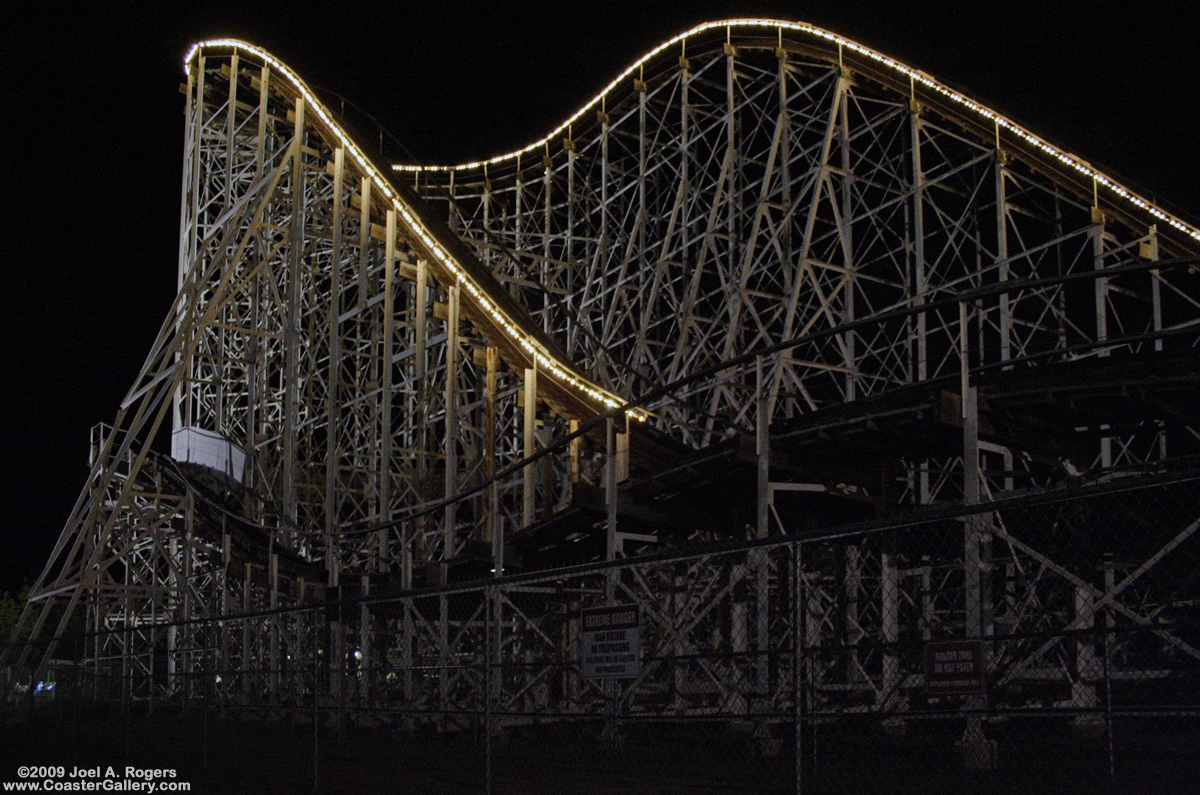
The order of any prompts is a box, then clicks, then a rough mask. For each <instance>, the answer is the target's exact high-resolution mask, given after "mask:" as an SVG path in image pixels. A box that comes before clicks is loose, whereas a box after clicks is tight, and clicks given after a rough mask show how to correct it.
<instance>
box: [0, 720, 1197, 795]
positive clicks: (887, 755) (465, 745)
mask: <svg viewBox="0 0 1200 795" xmlns="http://www.w3.org/2000/svg"><path fill="white" fill-rule="evenodd" d="M0 718H2V722H0V782H10V781H16V780H18V776H17V770H18V768H19V767H20V766H39V765H56V766H64V767H66V768H67V769H68V770H70V769H72V767H81V768H94V767H96V766H100V767H102V768H107V766H109V765H111V766H113V767H114V768H116V769H117V770H118V771H120V770H123V768H124V767H125V766H126V765H132V766H135V767H138V768H143V769H144V768H171V769H173V770H175V771H176V777H175V780H177V781H183V782H188V783H189V784H191V791H192V792H196V793H230V794H231V795H241V794H243V793H245V794H246V795H251V794H253V795H273V794H274V793H281V794H282V793H312V792H319V793H326V794H327V795H341V793H356V794H357V793H375V792H387V793H444V794H445V795H458V794H459V793H484V792H487V791H488V790H487V786H486V782H487V772H488V768H487V758H486V754H485V745H484V738H483V737H482V735H481V734H480V733H474V732H459V733H454V734H439V733H436V732H435V731H433V730H432V729H429V730H424V731H422V730H418V731H414V732H400V731H396V730H392V729H385V728H379V729H364V728H356V729H351V730H348V731H347V732H346V733H344V734H343V735H341V736H339V735H338V733H337V732H335V731H333V730H332V729H329V728H325V727H322V728H321V730H320V731H319V732H317V734H316V736H315V737H314V731H313V727H312V724H311V722H310V723H308V725H301V724H300V723H299V722H296V723H286V722H274V723H255V722H248V721H234V720H226V721H220V720H218V719H217V717H216V715H210V716H209V717H208V718H207V719H206V718H205V716H204V715H203V714H195V713H193V714H190V715H181V714H178V713H172V714H159V715H157V716H153V717H148V716H146V715H142V714H132V715H121V714H119V713H104V712H98V711H94V712H87V711H72V710H61V711H57V712H53V711H46V712H41V713H36V714H34V715H33V717H32V719H31V718H30V717H29V716H27V715H14V714H11V713H9V714H5V715H3V716H0ZM596 728H597V727H595V726H586V725H584V726H579V725H562V724H556V725H546V726H541V727H528V726H527V727H523V728H511V729H510V730H508V731H507V732H505V734H504V736H503V737H498V738H495V739H494V740H493V745H492V750H493V754H492V763H491V773H492V787H491V792H494V793H498V794H499V793H522V794H524V793H534V794H537V793H546V794H547V795H550V794H551V793H553V794H554V795H559V793H600V792H607V793H680V794H681V795H682V793H716V792H723V793H767V792H780V793H783V792H794V791H795V789H794V787H795V779H794V776H795V763H794V757H793V756H792V755H791V753H790V750H791V748H793V747H794V742H795V738H794V734H792V735H791V736H790V737H783V738H777V739H776V742H775V744H774V747H772V748H770V750H768V751H767V752H766V753H765V754H764V753H763V748H762V746H760V745H759V744H757V743H756V742H755V741H754V740H753V739H752V738H751V736H750V733H749V732H745V731H743V732H739V731H731V729H730V727H729V726H727V725H722V724H716V723H697V724H692V725H689V726H685V727H680V726H675V727H669V728H664V727H662V726H642V727H639V726H630V727H628V728H627V730H626V733H625V737H624V741H623V744H622V746H621V747H619V748H615V749H614V748H608V749H605V748H604V747H603V743H602V742H600V738H599V737H598V736H597V734H596ZM1181 728H1182V727H1181ZM997 737H998V740H999V749H1000V751H999V752H1000V757H1001V763H1000V765H999V767H998V769H996V770H994V771H990V772H988V773H979V772H971V771H965V770H963V768H962V766H961V765H960V764H958V758H957V752H956V751H955V749H954V743H953V738H952V737H951V736H950V735H949V734H943V735H931V734H929V733H928V732H926V733H924V734H922V735H921V736H919V737H918V736H913V735H908V736H905V737H885V736H884V735H882V734H868V733H862V734H857V735H856V734H852V733H842V734H833V733H830V732H826V733H825V735H824V736H822V737H819V738H818V741H817V742H815V743H814V742H813V739H812V738H811V737H809V736H807V735H806V737H805V745H806V747H807V748H809V749H811V751H812V754H813V755H811V756H810V755H809V754H807V753H806V758H805V769H804V771H803V779H802V785H803V786H802V791H803V792H805V793H828V794H829V795H833V794H834V793H838V794H841V793H847V794H848V793H872V794H873V793H938V795H944V794H945V793H956V792H972V793H974V792H983V793H1008V792H1028V793H1040V792H1046V793H1051V792H1053V793H1060V792H1080V793H1083V792H1087V793H1089V795H1095V794H1096V793H1105V792H1111V793H1125V792H1147V793H1150V792H1154V793H1173V792H1180V793H1183V792H1194V791H1195V790H1194V789H1192V788H1191V787H1192V786H1193V785H1194V778H1193V777H1194V776H1195V774H1196V771H1197V770H1198V769H1200V743H1198V742H1197V737H1198V736H1197V734H1196V733H1195V732H1194V727H1193V728H1192V730H1185V731H1181V732H1179V733H1175V732H1173V733H1171V735H1170V737H1169V742H1167V741H1159V740H1156V739H1155V738H1153V737H1149V736H1146V737H1142V738H1141V739H1139V740H1137V742H1134V737H1133V735H1132V734H1131V733H1127V737H1126V740H1127V742H1126V743H1125V744H1124V745H1123V746H1122V747H1121V748H1120V749H1119V753H1118V755H1117V756H1115V757H1114V762H1115V764H1116V766H1117V770H1118V776H1117V778H1115V779H1110V778H1109V776H1108V770H1109V768H1108V754H1107V743H1106V742H1103V738H1101V739H1100V740H1097V738H1095V737H1093V738H1091V739H1089V740H1087V741H1086V742H1078V741H1072V740H1069V739H1063V737H1065V735H1062V736H1058V737H1057V738H1056V737H1052V736H1050V735H1046V736H1039V735H1038V734H1037V732H1036V731H1032V732H1031V730H1030V729H1028V728H1026V729H1022V728H1021V727H1019V726H1013V727H1011V728H1010V729H1009V730H1008V734H1007V735H1006V734H1005V733H1003V732H1001V733H999V734H998V735H997Z"/></svg>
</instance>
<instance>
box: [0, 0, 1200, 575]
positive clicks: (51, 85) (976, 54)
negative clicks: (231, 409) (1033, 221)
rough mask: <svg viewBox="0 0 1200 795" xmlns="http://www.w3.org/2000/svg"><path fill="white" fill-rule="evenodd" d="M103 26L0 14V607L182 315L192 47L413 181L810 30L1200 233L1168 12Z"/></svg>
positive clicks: (480, 12) (663, 10) (227, 15)
mask: <svg viewBox="0 0 1200 795" xmlns="http://www.w3.org/2000/svg"><path fill="white" fill-rule="evenodd" d="M96 5H98V6H103V8H102V9H92V10H89V11H86V12H83V13H82V15H81V12H79V11H75V10H68V8H67V6H66V5H65V4H61V3H56V2H45V3H28V2H20V1H19V0H18V2H14V3H9V4H7V5H6V6H5V9H4V11H3V12H0V13H2V14H3V33H0V36H3V39H2V41H3V64H4V66H3V75H4V77H5V80H4V81H3V82H4V83H6V87H5V88H4V89H3V94H2V95H0V96H3V111H4V114H3V115H4V117H5V118H7V119H8V121H7V122H5V123H4V131H5V135H4V137H3V152H4V155H3V156H4V165H3V171H2V172H0V173H2V174H3V188H4V190H3V196H4V224H3V227H2V229H3V238H2V240H0V252H3V257H4V261H3V275H2V279H3V281H2V282H0V322H2V324H3V325H2V327H0V328H2V329H3V334H2V339H3V342H2V346H3V347H2V350H0V363H2V366H3V376H4V377H3V381H2V388H0V396H2V398H0V399H2V401H3V402H2V403H0V423H2V424H0V444H2V448H0V462H2V466H3V481H2V484H3V485H2V486H0V495H2V496H0V500H2V501H0V591H3V590H15V589H17V588H19V587H20V586H21V585H22V584H23V583H29V582H32V580H33V579H34V578H35V577H36V576H37V573H38V571H40V568H41V566H42V565H43V564H44V562H45V559H46V557H47V555H48V554H49V550H50V548H51V546H52V545H53V543H54V541H55V539H56V538H57V537H58V534H59V533H60V531H61V529H62V525H63V523H64V521H65V520H66V518H67V515H68V513H69V512H70V509H71V506H72V504H73V503H74V500H75V499H76V497H77V496H78V494H79V490H80V489H81V488H82V486H83V484H84V479H85V477H86V474H87V466H86V465H87V441H88V439H87V434H88V429H89V428H90V427H91V426H92V425H94V424H96V423H98V422H112V420H113V417H114V416H115V414H116V410H117V406H118V404H119V402H120V400H121V398H122V397H123V395H124V393H125V391H126V389H127V388H128V387H129V385H130V383H131V382H132V380H133V378H134V377H135V376H136V374H137V371H138V368H139V367H140V365H141V364H142V360H143V357H144V356H145V354H146V351H147V350H148V348H149V346H150V344H151V342H152V341H153V339H154V335H155V333H156V332H157V330H158V327H159V325H160V323H161V321H162V319H163V316H164V314H165V313H166V311H167V309H168V307H169V305H170V301H171V299H172V297H173V293H174V289H175V277H176V262H177V247H178V225H179V206H178V203H179V196H180V174H181V166H182V146H183V130H182V126H183V124H182V123H183V107H184V97H183V95H182V94H181V93H180V89H179V86H180V84H181V83H182V82H183V79H184V76H183V70H182V58H183V55H184V54H185V53H186V52H187V50H188V48H189V45H190V44H191V43H192V42H194V41H197V40H200V39H204V38H211V37H216V36H234V37H237V38H242V39H245V40H247V41H250V42H252V43H256V44H259V45H261V46H263V47H265V48H266V49H268V50H269V51H271V52H272V53H274V54H275V55H276V56H277V57H279V58H281V59H282V60H283V61H284V62H285V63H287V64H289V65H290V66H291V67H292V68H293V69H294V70H295V71H296V72H297V73H298V74H299V75H300V77H301V78H302V79H304V80H305V81H306V82H308V83H309V85H310V86H313V87H314V88H316V89H318V90H324V91H327V92H328V91H332V92H336V93H337V94H339V95H341V96H343V97H345V98H346V99H347V100H348V101H349V102H352V103H354V104H356V105H358V106H360V107H361V108H363V109H364V110H366V111H368V112H370V113H371V114H372V115H374V116H375V117H376V118H378V119H379V120H380V121H381V122H382V123H383V124H384V125H385V126H386V127H387V128H388V130H389V131H390V132H391V133H392V134H394V135H395V136H396V138H398V139H399V140H400V141H401V142H403V144H404V146H405V147H406V148H407V149H408V150H410V151H411V152H412V153H413V154H414V155H415V156H416V157H417V158H418V159H419V160H420V161H422V162H443V163H444V162H461V161H464V160H468V159H474V158H480V157H486V156H491V155H494V154H499V153H502V152H506V151H509V150H511V149H514V148H517V147H519V146H523V145H525V144H527V143H529V142H531V141H533V140H536V139H538V138H540V137H541V136H542V135H544V134H545V133H546V132H547V131H549V129H550V128H551V127H552V126H555V125H557V123H558V122H560V121H562V120H563V119H564V118H566V117H567V116H568V115H569V114H571V113H572V112H574V110H575V109H576V108H577V107H578V106H579V105H580V104H581V103H583V102H584V101H586V100H588V99H590V98H591V97H592V96H593V95H594V94H595V93H596V92H597V91H598V90H599V89H600V88H602V87H603V86H604V85H606V84H607V83H608V82H609V81H610V80H611V79H612V78H613V77H614V76H615V75H616V74H617V73H618V72H619V71H620V70H622V69H624V68H625V67H626V66H627V65H628V64H629V63H631V62H632V61H634V60H635V59H636V58H638V57H639V56H641V55H642V54H643V53H645V52H646V51H648V50H650V49H651V48H653V47H654V46H656V45H657V44H659V43H660V42H661V41H663V40H665V39H667V38H669V37H670V36H672V35H674V34H676V33H680V32H682V31H683V30H686V29H687V28H689V27H691V26H692V25H695V24H697V23H700V22H704V21H708V20H713V19H723V18H729V17H737V16H764V17H772V18H779V19H790V20H802V21H806V22H811V23H814V24H816V25H819V26H822V27H825V28H828V29H830V30H832V31H835V32H837V33H840V34H843V35H845V36H848V37H850V38H852V39H855V40H857V41H860V42H862V43H864V44H866V45H868V46H871V47H873V48H875V49H877V50H880V51H882V52H884V53H886V54H888V55H891V56H893V57H896V58H898V59H899V60H901V61H904V62H905V63H907V64H910V65H912V66H915V67H917V68H920V69H923V70H925V71H926V72H929V73H930V74H932V75H934V76H935V77H937V78H939V79H941V80H942V81H944V82H946V83H949V84H950V85H952V86H954V87H956V88H958V89H960V90H962V91H964V92H965V93H967V94H969V95H971V96H974V97H975V98H976V99H979V100H981V101H982V102H984V103H985V104H988V105H990V106H992V107H994V108H996V109H998V110H1000V111H1003V112H1005V113H1007V114H1008V115H1010V116H1011V117H1013V118H1014V119H1016V120H1017V121H1018V122H1020V123H1022V124H1024V125H1025V126H1026V127H1028V128H1029V129H1031V130H1033V131H1034V132H1037V133H1039V134H1041V135H1043V136H1044V137H1046V138H1047V139H1049V140H1050V141H1052V142H1054V143H1056V144H1058V145H1059V146H1061V147H1063V148H1065V149H1067V150H1068V151H1072V152H1076V153H1078V154H1079V155H1080V156H1081V157H1084V158H1086V159H1088V160H1089V161H1090V162H1092V163H1093V164H1095V165H1097V166H1099V167H1101V168H1104V169H1105V170H1107V171H1109V173H1111V174H1112V175H1114V176H1116V177H1118V178H1120V179H1122V180H1124V181H1125V182H1126V183H1127V184H1129V185H1130V186H1132V187H1135V188H1137V189H1140V190H1141V191H1142V192H1143V193H1144V195H1146V196H1148V197H1152V198H1157V199H1158V200H1159V201H1161V202H1163V203H1164V204H1165V205H1166V206H1168V207H1173V208H1174V209H1175V210H1177V211H1180V212H1181V214H1182V215H1184V217H1185V218H1194V217H1195V216H1196V215H1197V214H1200V195H1198V192H1197V185H1198V184H1200V130H1198V125H1200V107H1198V102H1200V99H1198V98H1200V64H1198V62H1197V44H1196V36H1197V32H1198V31H1197V25H1196V23H1195V22H1194V21H1193V20H1192V17H1191V15H1190V14H1188V13H1187V11H1188V10H1189V9H1188V6H1187V5H1186V4H1183V3H1178V4H1176V3H1163V2H1158V3H1155V2H1149V3H1104V4H1082V3H1073V2H1067V3H1062V2H1043V3H1028V2H1024V1H1023V0H1022V2H1006V3H1002V4H1001V3H995V2H958V3H927V2H926V3H903V2H893V3H887V4H882V3H868V2H854V1H853V0H841V2H824V1H821V2H817V1H815V0H814V1H812V2H795V3H777V2H776V3H763V2H745V3H733V2H730V3H686V4H674V5H673V4H665V3H654V2H605V3H582V2H581V3H573V4H568V3H566V2H555V3H546V4H542V3H528V4H525V3H501V2H474V3H472V2H426V3H423V4H419V5H418V4H415V3H407V2H404V1H403V0H398V1H395V2H391V3H372V4H356V3H350V2H331V3H323V4H320V5H319V6H309V5H307V4H304V3H299V2H293V3H286V4H276V3H265V2H264V3H246V4H244V6H243V5H240V4H239V5H232V6H228V7H222V4H220V3H212V2H201V1H200V0H194V1H193V2H183V3H179V4H178V5H177V6H174V4H171V3H161V4H138V3H119V2H118V3H107V4H103V3H101V4H96ZM172 6H174V7H172ZM168 9H170V10H168ZM327 96H328V95H327ZM330 106H331V107H332V108H334V109H336V108H337V104H336V101H334V102H331V103H330ZM363 143H364V145H366V147H367V148H368V149H372V148H373V147H372V146H371V142H369V141H364V142H363ZM389 147H391V148H390V150H389V154H393V155H394V156H395V157H397V158H398V157H399V156H400V154H401V153H400V150H399V148H398V147H396V146H395V145H394V144H389Z"/></svg>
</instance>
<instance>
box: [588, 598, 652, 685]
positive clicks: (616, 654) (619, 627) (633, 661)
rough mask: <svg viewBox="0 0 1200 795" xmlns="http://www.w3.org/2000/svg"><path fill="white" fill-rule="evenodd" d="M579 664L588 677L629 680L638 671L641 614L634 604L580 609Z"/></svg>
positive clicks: (639, 667)
mask: <svg viewBox="0 0 1200 795" xmlns="http://www.w3.org/2000/svg"><path fill="white" fill-rule="evenodd" d="M582 619H583V632H582V637H581V638H580V644H579V646H580V651H579V667H580V668H581V669H582V671H583V675H584V677H585V678H587V679H628V678H631V677H636V676H637V675H638V674H639V673H641V657H642V653H641V615H640V614H639V612H638V608H637V605H615V606H613V607H593V608H588V609H586V610H584V611H583V615H582Z"/></svg>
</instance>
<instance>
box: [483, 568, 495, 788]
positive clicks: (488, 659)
mask: <svg viewBox="0 0 1200 795" xmlns="http://www.w3.org/2000/svg"><path fill="white" fill-rule="evenodd" d="M497 576H499V572H497ZM494 587H495V586H492V585H487V586H485V587H484V589H483V599H484V603H483V613H484V616H483V753H484V762H483V765H484V774H483V781H484V784H483V786H484V792H485V793H487V795H492V603H493V601H494V597H493V594H492V590H493V588H494Z"/></svg>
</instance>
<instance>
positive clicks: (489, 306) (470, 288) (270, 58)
mask: <svg viewBox="0 0 1200 795" xmlns="http://www.w3.org/2000/svg"><path fill="white" fill-rule="evenodd" d="M207 49H233V50H235V51H236V50H241V51H244V52H247V53H250V54H251V55H254V56H255V57H257V58H260V59H261V60H262V61H263V63H264V64H266V65H268V66H269V67H271V68H272V69H274V70H276V71H277V72H278V73H279V74H281V75H282V76H283V77H284V78H285V79H286V80H287V81H288V82H289V83H290V84H291V86H292V88H293V89H294V90H295V91H296V92H297V93H298V94H299V95H300V96H301V97H303V99H304V101H305V104H306V105H308V106H309V107H311V108H312V109H313V110H314V111H315V112H316V114H317V115H318V116H319V117H320V118H321V121H322V122H324V123H325V124H326V125H327V127H328V128H329V129H330V130H331V131H332V132H333V134H334V135H335V136H336V137H337V139H338V142H339V143H340V144H341V146H342V147H343V148H344V149H345V150H346V151H348V152H349V153H350V156H351V157H352V158H353V159H354V162H355V163H357V164H358V167H359V168H360V169H362V171H363V173H364V174H367V175H369V176H370V177H371V179H372V180H373V181H374V182H375V184H376V185H377V186H378V187H379V189H380V190H382V191H383V193H384V195H385V196H387V198H388V200H390V201H391V203H392V207H393V208H394V209H395V211H396V214H397V215H398V216H400V218H402V219H403V220H404V223H405V224H406V225H407V226H408V230H409V232H410V233H411V234H412V235H413V236H414V237H416V238H417V239H419V240H420V241H421V243H422V244H423V245H424V246H425V248H426V250H427V251H428V252H429V253H430V254H431V255H432V256H433V257H434V258H435V259H436V260H437V261H438V262H439V263H441V265H442V266H443V267H444V268H446V270H448V271H449V272H450V273H452V274H453V275H454V277H455V278H456V279H457V280H458V282H459V283H460V284H461V285H462V287H464V288H465V289H466V291H467V292H468V293H470V295H471V297H472V298H473V299H474V300H475V302H476V304H478V306H479V307H480V308H481V309H483V310H484V311H485V312H487V314H488V315H489V316H490V317H491V318H492V320H493V321H495V322H496V324H497V325H498V326H499V327H500V328H501V329H503V331H504V333H505V334H507V335H508V337H509V338H510V339H511V340H512V341H513V342H514V343H515V344H516V345H517V346H518V347H520V348H521V349H522V350H524V351H525V352H526V353H527V354H528V355H529V356H530V357H531V358H532V359H533V360H534V361H535V362H536V363H537V365H538V367H539V368H541V369H542V370H543V371H544V372H546V373H549V374H550V375H551V376H553V377H554V378H555V380H557V381H558V382H559V383H561V384H563V385H565V386H567V387H570V388H572V389H574V390H575V391H577V392H579V393H582V394H583V395H584V396H586V397H587V398H590V399H591V400H593V401H597V402H599V403H600V404H602V405H603V406H605V407H606V408H607V409H610V410H611V409H617V408H620V407H621V406H624V405H626V404H627V403H628V401H626V400H624V399H623V398H621V397H620V396H619V395H616V394H614V393H612V392H609V391H608V390H605V389H601V388H600V387H598V386H596V385H595V384H593V383H592V382H590V381H589V380H587V379H586V378H584V377H582V376H580V375H578V374H576V373H575V372H573V371H572V369H571V368H570V367H569V366H567V365H566V364H565V363H562V362H560V361H558V360H557V359H556V358H555V357H554V356H552V355H551V354H550V352H549V351H548V350H547V349H546V347H545V346H544V345H542V344H541V343H540V342H539V341H538V340H537V338H536V337H534V336H533V335H532V334H529V333H527V332H525V331H523V330H522V329H521V328H520V327H518V325H517V324H516V323H515V322H514V321H513V320H512V319H511V318H509V317H508V316H507V315H506V314H505V313H504V312H503V311H502V310H501V309H500V307H499V306H498V305H497V304H496V302H495V301H493V300H492V299H491V298H490V297H489V296H488V295H487V293H486V292H485V291H484V290H483V289H482V288H480V287H479V285H477V284H475V282H474V281H473V280H472V279H471V278H470V277H469V276H468V275H467V273H466V271H465V270H464V269H463V268H462V266H461V265H459V263H458V262H457V260H456V259H455V258H454V257H453V256H452V255H451V254H450V253H449V252H448V251H447V250H446V249H445V248H444V247H443V246H442V245H441V244H440V243H438V241H437V239H436V238H435V237H434V236H433V234H431V233H430V231H429V230H428V229H427V228H426V227H425V225H424V224H422V223H421V221H420V219H418V218H417V216H416V214H415V213H414V212H412V210H411V209H409V207H408V205H407V204H406V203H405V202H404V201H403V200H402V199H401V198H400V196H399V195H398V194H397V193H396V191H395V190H394V189H393V188H392V185H391V183H390V182H389V180H388V179H387V178H386V177H385V176H384V175H383V174H382V173H381V172H380V171H379V169H377V168H375V166H374V165H373V164H372V163H371V161H370V160H369V159H368V158H367V156H366V155H365V154H364V153H363V151H362V149H360V148H359V147H358V146H356V145H355V143H354V141H353V140H352V139H351V138H350V136H349V135H348V134H347V133H346V131H345V130H343V129H342V128H341V126H340V125H338V124H337V123H336V122H335V121H334V119H333V116H332V114H330V113H329V111H327V110H326V109H325V107H324V105H322V104H321V102H320V101H319V100H318V99H317V97H316V95H315V94H314V93H313V91H312V90H311V89H309V87H308V86H307V85H305V83H304V81H303V80H301V79H300V77H299V76H298V75H297V74H296V73H295V72H293V71H292V70H291V69H290V68H288V66H287V65H286V64H285V63H283V62H282V61H280V60H279V59H278V58H276V57H275V56H274V55H272V54H271V53H269V52H267V51H266V50H264V49H263V48H261V47H257V46H255V45H253V44H250V43H248V42H244V41H241V40H239V39H210V40H208V41H202V42H198V43H196V44H194V45H192V48H191V49H190V50H188V53H187V55H186V56H185V57H184V60H183V67H184V72H185V73H187V74H188V75H189V76H190V75H191V68H192V62H193V60H194V59H195V57H196V55H197V53H199V52H200V51H201V50H207ZM625 413H626V414H627V415H629V416H631V417H634V418H636V419H638V420H640V421H643V422H644V421H645V420H646V417H647V414H646V413H645V412H644V411H642V410H640V409H628V410H626V412H625Z"/></svg>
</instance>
